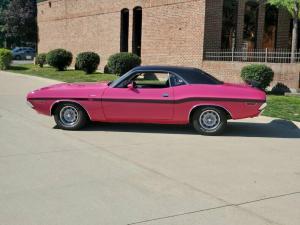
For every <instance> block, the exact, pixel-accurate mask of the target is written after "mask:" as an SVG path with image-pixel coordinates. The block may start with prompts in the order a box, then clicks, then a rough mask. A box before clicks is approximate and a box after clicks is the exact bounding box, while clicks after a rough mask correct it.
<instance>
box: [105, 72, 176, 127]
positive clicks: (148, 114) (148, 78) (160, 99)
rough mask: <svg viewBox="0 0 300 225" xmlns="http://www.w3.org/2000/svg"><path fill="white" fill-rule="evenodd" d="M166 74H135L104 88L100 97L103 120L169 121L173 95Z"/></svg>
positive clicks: (172, 110) (171, 112)
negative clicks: (116, 84) (121, 82)
mask: <svg viewBox="0 0 300 225" xmlns="http://www.w3.org/2000/svg"><path fill="white" fill-rule="evenodd" d="M169 76H170V75H169V73H161V72H159V73H158V72H147V73H137V74H135V75H134V76H133V77H132V78H131V79H129V80H127V81H125V82H124V83H123V84H121V85H119V86H118V87H114V88H108V89H107V90H106V91H105V93H104V94H103V96H102V105H103V109H104V114H105V117H106V119H107V120H108V121H116V122H146V123H147V122H149V123H151V122H160V121H161V122H163V121H168V120H171V119H172V118H173V112H174V104H173V103H174V95H173V88H172V87H171V86H170V82H169ZM128 84H130V85H128ZM128 86H129V87H128Z"/></svg>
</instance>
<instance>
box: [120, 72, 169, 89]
mask: <svg viewBox="0 0 300 225" xmlns="http://www.w3.org/2000/svg"><path fill="white" fill-rule="evenodd" d="M130 83H132V84H133V85H134V86H135V87H136V88H168V87H170V74H169V73H166V72H144V73H137V74H135V75H134V76H133V77H131V79H128V80H126V81H124V82H122V83H121V84H120V85H119V87H122V88H126V87H127V85H128V84H130Z"/></svg>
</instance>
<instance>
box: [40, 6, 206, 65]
mask: <svg viewBox="0 0 300 225" xmlns="http://www.w3.org/2000/svg"><path fill="white" fill-rule="evenodd" d="M136 6H141V7H142V8H143V25H142V26H143V32H142V60H143V63H144V64H171V65H189V66H199V65H200V62H201V60H202V48H203V39H204V38H203V34H204V16H205V1H204V0H152V1H149V0H120V1H113V3H112V1H111V0H56V1H54V0H53V1H51V7H50V6H49V2H47V1H46V2H42V3H39V4H38V25H39V31H40V32H39V41H40V42H39V52H47V51H49V50H51V49H54V48H60V47H61V48H65V49H68V50H70V51H71V52H72V53H73V54H74V55H76V54H78V53H79V52H81V51H95V52H97V53H99V54H100V55H101V65H100V69H103V67H104V66H105V64H106V61H107V59H108V57H109V56H110V55H111V54H114V53H117V52H119V50H120V12H121V10H122V9H124V8H128V9H129V10H130V24H129V51H131V48H132V43H131V42H132V19H133V8H134V7H136Z"/></svg>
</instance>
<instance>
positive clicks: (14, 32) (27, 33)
mask: <svg viewBox="0 0 300 225" xmlns="http://www.w3.org/2000/svg"><path fill="white" fill-rule="evenodd" d="M36 17H37V5H36V0H11V1H10V3H9V4H8V6H7V9H6V10H5V11H4V18H3V21H4V27H3V32H4V33H5V38H6V40H8V41H9V43H13V44H15V45H20V44H22V43H24V42H31V43H35V42H37V19H36Z"/></svg>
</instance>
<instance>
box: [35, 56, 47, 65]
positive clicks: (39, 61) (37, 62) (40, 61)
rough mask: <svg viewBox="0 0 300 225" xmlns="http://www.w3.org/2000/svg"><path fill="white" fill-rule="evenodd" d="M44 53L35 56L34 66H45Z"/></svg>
mask: <svg viewBox="0 0 300 225" xmlns="http://www.w3.org/2000/svg"><path fill="white" fill-rule="evenodd" d="M46 57H47V54H46V53H40V54H38V55H37V56H36V58H35V65H39V67H41V68H43V67H44V65H45V64H46Z"/></svg>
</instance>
